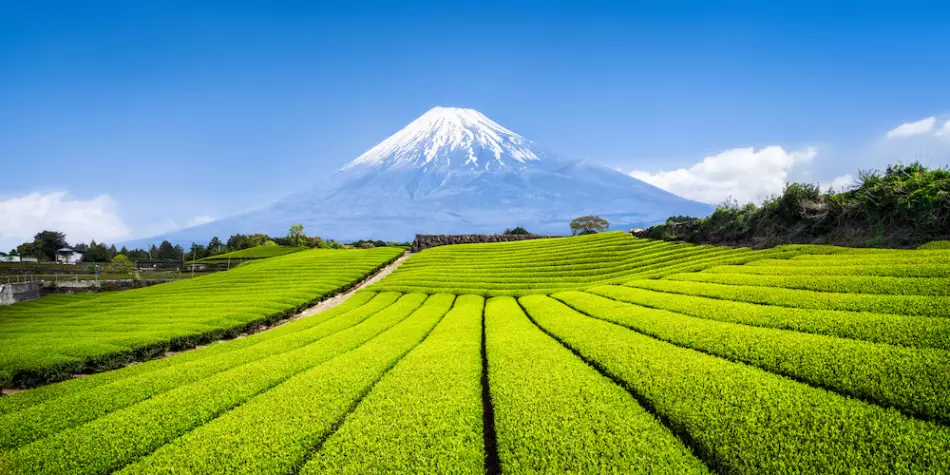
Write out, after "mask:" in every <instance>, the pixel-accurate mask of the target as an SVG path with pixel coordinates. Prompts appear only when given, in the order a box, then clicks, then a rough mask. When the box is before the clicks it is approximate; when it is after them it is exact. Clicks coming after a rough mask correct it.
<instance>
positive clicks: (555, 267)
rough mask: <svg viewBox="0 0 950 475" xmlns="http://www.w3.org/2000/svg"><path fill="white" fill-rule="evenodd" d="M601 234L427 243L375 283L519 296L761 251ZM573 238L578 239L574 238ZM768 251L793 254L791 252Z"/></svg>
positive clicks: (394, 288) (739, 258)
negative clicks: (509, 243) (501, 242)
mask: <svg viewBox="0 0 950 475" xmlns="http://www.w3.org/2000/svg"><path fill="white" fill-rule="evenodd" d="M598 236H601V237H596V238H595V237H591V236H583V237H578V238H563V239H558V240H556V241H558V242H559V245H558V246H556V247H555V248H556V252H551V251H550V249H547V248H545V246H544V245H543V244H545V243H550V242H552V240H538V241H529V242H521V243H517V244H519V247H518V249H519V250H518V251H510V250H508V251H501V248H502V246H492V245H479V246H477V247H475V246H468V245H460V246H444V247H437V248H433V249H427V250H425V251H423V252H421V253H419V254H417V255H415V256H413V257H412V258H410V259H409V260H407V261H406V263H405V264H403V265H402V266H401V267H400V268H399V269H397V270H396V271H395V272H393V274H392V275H390V276H388V277H387V278H386V279H383V280H382V281H381V282H379V283H377V284H375V285H374V287H373V289H374V290H381V291H382V290H388V291H398V292H427V293H433V292H452V293H456V294H461V293H473V294H477V295H483V296H504V295H514V296H519V295H527V294H531V293H550V292H554V291H557V290H563V289H581V288H585V287H590V286H593V285H598V284H605V283H619V282H623V281H625V280H629V279H630V278H631V277H632V276H635V275H639V274H642V273H647V272H649V273H661V274H663V275H665V274H666V273H670V272H669V271H668V269H671V268H676V269H692V268H695V267H697V266H699V268H705V267H708V266H712V265H716V264H721V263H735V262H746V261H748V260H752V259H754V257H753V256H754V255H756V253H757V252H756V251H752V250H750V249H744V248H726V247H714V246H693V245H689V244H676V243H667V242H661V241H647V240H638V239H635V238H633V237H631V236H630V235H627V234H623V233H607V234H602V235H598ZM572 242H574V243H575V245H573V246H571V245H569V244H570V243H572ZM764 252H765V253H767V254H768V255H790V254H789V253H790V252H793V251H780V252H771V251H764ZM678 266H679V267H678Z"/></svg>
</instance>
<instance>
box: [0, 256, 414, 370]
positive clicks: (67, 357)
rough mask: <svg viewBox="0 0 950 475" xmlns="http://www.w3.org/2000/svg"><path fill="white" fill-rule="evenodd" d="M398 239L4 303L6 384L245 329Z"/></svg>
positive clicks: (364, 265) (367, 270)
mask: <svg viewBox="0 0 950 475" xmlns="http://www.w3.org/2000/svg"><path fill="white" fill-rule="evenodd" d="M401 253H402V250H401V249H394V248H388V249H387V248H381V249H368V250H327V249H314V250H310V251H306V252H299V253H294V254H290V255H287V256H284V257H275V258H271V259H264V260H260V261H253V262H248V263H246V264H244V265H242V266H240V267H238V268H235V269H232V270H230V271H228V272H220V273H215V274H211V275H207V276H202V277H196V278H194V279H190V280H183V281H178V282H173V283H167V284H161V285H156V286H152V287H146V288H142V289H136V290H128V291H124V292H105V293H101V294H91V293H86V294H75V295H54V296H50V297H45V298H42V299H39V300H36V301H32V302H23V303H18V304H15V305H12V306H8V307H0V387H6V386H32V385H36V384H38V383H43V382H48V381H55V380H60V379H63V378H65V377H68V376H69V374H71V373H79V372H88V371H101V370H103V369H108V368H113V367H116V366H120V365H122V364H125V363H128V362H131V361H136V360H144V359H149V358H150V357H153V356H155V355H160V354H162V353H165V352H166V351H169V350H179V349H183V348H189V347H192V346H195V345H197V344H200V343H203V342H208V341H212V340H216V339H220V338H224V337H233V336H234V335H237V334H240V333H243V332H246V331H248V330H250V329H253V328H255V327H258V326H261V325H265V324H268V323H273V322H275V321H277V320H280V319H282V318H284V317H287V316H289V315H292V314H294V313H296V312H297V310H299V309H301V308H304V307H307V306H309V305H310V304H311V303H312V302H314V301H317V300H321V299H323V298H325V297H327V296H329V295H332V294H334V293H336V292H339V291H340V290H343V289H346V288H348V287H349V286H352V285H353V284H355V283H356V282H358V281H360V280H362V278H363V277H365V276H366V275H368V274H371V273H373V272H374V271H375V270H376V269H378V268H380V267H382V266H384V265H386V264H387V263H389V262H391V261H393V260H395V259H396V257H398V255H399V254H401Z"/></svg>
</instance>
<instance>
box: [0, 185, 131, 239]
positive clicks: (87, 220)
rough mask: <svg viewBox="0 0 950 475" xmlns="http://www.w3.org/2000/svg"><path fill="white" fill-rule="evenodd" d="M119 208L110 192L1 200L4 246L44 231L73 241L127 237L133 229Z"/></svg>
mask: <svg viewBox="0 0 950 475" xmlns="http://www.w3.org/2000/svg"><path fill="white" fill-rule="evenodd" d="M115 209H116V203H115V201H113V200H112V198H110V197H109V195H100V196H98V197H96V198H93V199H91V200H79V199H69V198H66V192H65V191H59V192H55V193H48V194H41V193H30V194H28V195H26V196H21V197H15V198H10V199H8V200H6V201H0V249H2V250H4V251H6V250H8V249H9V248H11V247H15V246H17V245H19V244H21V243H23V242H25V241H31V240H32V239H33V235H34V234H36V233H38V232H40V231H43V230H51V231H59V232H62V233H65V234H66V240H67V241H69V242H70V243H79V242H89V241H90V240H92V239H95V240H97V241H113V240H116V239H121V238H124V237H126V236H127V235H128V232H129V231H128V228H126V226H125V224H124V223H123V222H122V219H120V218H119V215H118V214H116V211H115Z"/></svg>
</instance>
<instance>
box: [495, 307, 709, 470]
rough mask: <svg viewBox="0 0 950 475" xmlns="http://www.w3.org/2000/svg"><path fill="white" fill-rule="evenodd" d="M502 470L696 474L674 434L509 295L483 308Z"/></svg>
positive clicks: (694, 463) (697, 467)
mask: <svg viewBox="0 0 950 475" xmlns="http://www.w3.org/2000/svg"><path fill="white" fill-rule="evenodd" d="M485 325H486V337H487V350H488V365H489V366H488V367H489V380H490V387H491V399H492V404H493V406H494V416H495V428H496V431H497V437H498V455H499V459H500V461H501V470H502V472H503V473H659V472H663V473H704V472H705V467H704V466H703V465H702V463H701V462H699V460H697V459H696V458H695V457H693V456H692V455H691V454H690V452H689V450H688V449H687V448H686V447H685V446H684V445H683V444H682V442H680V441H679V440H678V439H677V438H676V436H674V435H673V434H672V433H670V432H669V431H668V430H666V428H664V427H663V425H662V424H660V423H659V422H658V421H657V420H656V419H655V418H653V416H652V415H650V413H648V412H647V411H645V410H644V409H643V408H642V407H640V406H639V405H638V404H637V402H636V400H634V399H633V398H632V397H631V396H630V395H629V394H627V392H626V391H624V390H623V389H622V388H620V387H619V386H617V385H615V384H613V383H612V382H611V381H610V380H609V379H607V378H605V377H604V376H602V375H600V374H598V373H597V371H595V370H594V369H592V368H590V367H589V366H587V365H586V364H584V362H582V361H580V360H579V359H577V358H576V357H575V356H574V355H572V354H571V352H570V351H568V350H566V349H565V348H563V347H562V346H561V345H559V344H558V343H557V342H556V341H554V340H553V339H551V338H550V337H548V336H547V335H545V334H544V333H543V332H541V331H540V330H538V329H537V327H535V326H534V325H532V324H531V322H530V321H529V320H528V318H527V317H526V316H525V314H524V312H522V310H521V308H520V307H519V306H518V303H517V302H516V301H515V300H514V299H512V298H510V297H499V298H494V299H491V300H489V301H488V305H487V307H486V309H485Z"/></svg>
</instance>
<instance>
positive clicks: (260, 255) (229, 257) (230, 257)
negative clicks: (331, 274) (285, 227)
mask: <svg viewBox="0 0 950 475" xmlns="http://www.w3.org/2000/svg"><path fill="white" fill-rule="evenodd" d="M306 249H307V248H306V247H293V246H278V245H276V244H273V243H271V244H270V245H267V244H264V245H261V246H254V247H251V248H247V249H241V250H239V251H231V252H226V253H224V254H217V255H214V256H210V257H205V258H204V259H199V260H198V261H196V262H201V263H209V264H223V263H226V262H229V261H234V262H235V264H236V263H238V262H241V261H246V260H254V259H266V258H268V257H277V256H285V255H287V254H293V253H295V252H300V251H303V250H306Z"/></svg>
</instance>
